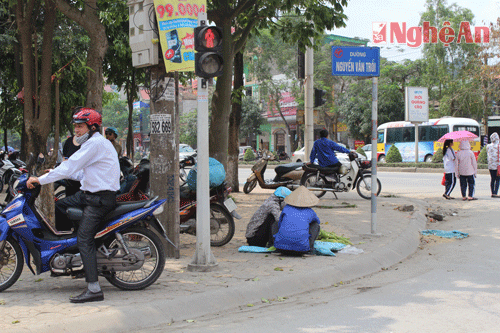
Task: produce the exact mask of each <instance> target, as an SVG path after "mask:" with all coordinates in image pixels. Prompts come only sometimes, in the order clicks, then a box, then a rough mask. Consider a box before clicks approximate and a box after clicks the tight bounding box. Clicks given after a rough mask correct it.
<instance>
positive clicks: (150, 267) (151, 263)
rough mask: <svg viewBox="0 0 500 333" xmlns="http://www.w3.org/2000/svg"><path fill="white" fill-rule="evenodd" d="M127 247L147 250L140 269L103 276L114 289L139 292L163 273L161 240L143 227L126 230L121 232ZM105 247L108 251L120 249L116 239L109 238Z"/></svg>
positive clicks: (163, 253)
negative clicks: (147, 253)
mask: <svg viewBox="0 0 500 333" xmlns="http://www.w3.org/2000/svg"><path fill="white" fill-rule="evenodd" d="M122 236H123V240H124V242H125V244H126V245H127V247H129V248H136V249H140V250H144V249H146V248H147V249H149V255H147V256H145V259H144V263H143V265H142V266H141V268H140V269H137V270H133V271H119V272H112V273H109V272H108V273H109V274H110V275H108V274H105V277H106V279H107V280H108V281H109V282H110V283H111V284H112V285H113V286H115V287H118V288H120V289H123V290H139V289H144V288H147V287H149V286H150V285H152V284H153V283H154V282H155V281H156V280H158V278H159V277H160V275H161V273H162V272H163V268H164V267H165V250H164V249H163V244H162V242H161V239H160V238H159V237H158V236H157V235H156V234H155V233H154V232H152V231H151V230H148V229H146V228H144V227H135V228H130V229H126V230H124V231H123V232H122ZM106 246H107V247H108V249H109V250H110V251H113V249H114V248H121V247H122V245H121V244H120V242H118V240H117V239H115V238H111V239H110V240H109V241H108V242H107V244H106Z"/></svg>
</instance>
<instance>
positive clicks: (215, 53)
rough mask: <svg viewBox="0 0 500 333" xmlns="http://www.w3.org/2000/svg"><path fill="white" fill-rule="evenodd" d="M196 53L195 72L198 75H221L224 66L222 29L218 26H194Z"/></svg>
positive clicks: (206, 76) (208, 76)
mask: <svg viewBox="0 0 500 333" xmlns="http://www.w3.org/2000/svg"><path fill="white" fill-rule="evenodd" d="M194 49H195V50H196V51H198V52H197V53H196V54H195V58H194V60H195V64H194V72H195V74H196V75H197V76H199V77H203V78H206V79H208V78H211V77H214V76H221V75H222V70H223V68H224V66H223V65H224V63H223V60H222V29H221V28H219V27H216V26H206V25H205V26H200V27H196V28H194Z"/></svg>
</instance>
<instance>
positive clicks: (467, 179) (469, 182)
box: [460, 175, 476, 198]
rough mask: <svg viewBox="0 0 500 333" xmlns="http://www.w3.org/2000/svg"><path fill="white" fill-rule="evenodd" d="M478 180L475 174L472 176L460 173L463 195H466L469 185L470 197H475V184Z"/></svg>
mask: <svg viewBox="0 0 500 333" xmlns="http://www.w3.org/2000/svg"><path fill="white" fill-rule="evenodd" d="M475 184H476V181H475V179H474V175H470V176H462V175H460V189H461V190H462V197H464V198H465V197H466V192H467V186H469V197H470V198H473V197H474V185H475Z"/></svg>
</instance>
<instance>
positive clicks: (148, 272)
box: [0, 174, 168, 291]
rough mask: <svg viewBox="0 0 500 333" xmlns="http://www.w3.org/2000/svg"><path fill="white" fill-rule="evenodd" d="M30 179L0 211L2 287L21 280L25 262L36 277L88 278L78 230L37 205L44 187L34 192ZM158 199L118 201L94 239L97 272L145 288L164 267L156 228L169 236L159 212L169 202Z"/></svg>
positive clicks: (74, 211)
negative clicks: (60, 225) (60, 224)
mask: <svg viewBox="0 0 500 333" xmlns="http://www.w3.org/2000/svg"><path fill="white" fill-rule="evenodd" d="M27 180H28V174H23V175H22V176H21V177H20V178H19V184H18V186H17V188H16V190H17V191H18V195H16V197H15V198H14V200H12V201H11V202H10V203H9V204H8V206H7V207H6V208H5V209H4V210H3V211H2V214H1V215H0V291H3V290H5V289H7V288H9V287H11V286H12V285H13V284H14V283H15V282H16V281H17V280H18V279H19V276H20V275H21V272H22V270H23V265H24V261H25V262H26V265H27V266H28V268H29V269H30V270H31V272H32V273H33V274H36V275H39V274H41V273H44V272H47V271H51V272H52V273H53V274H54V275H67V276H75V277H80V276H84V275H83V272H84V267H83V263H82V260H81V257H80V254H79V253H78V248H77V239H76V232H75V231H73V230H70V231H58V230H55V229H54V227H53V226H52V225H51V223H50V222H49V221H48V220H47V219H46V218H45V217H44V216H43V214H42V212H41V211H40V210H39V209H38V207H37V206H36V205H35V199H36V198H37V196H38V195H39V194H40V188H41V187H40V186H37V187H35V188H34V189H32V190H30V189H28V188H27V186H26V181H27ZM156 199H157V198H154V199H151V200H147V201H142V202H134V203H123V204H119V205H118V206H117V207H116V209H114V210H113V211H112V212H110V213H109V214H108V215H107V216H106V218H105V221H104V223H103V227H102V228H100V229H99V231H98V233H97V235H96V237H95V241H96V247H97V266H98V271H99V274H100V275H102V276H104V277H105V278H106V279H107V280H108V281H109V282H110V283H111V284H112V285H114V286H116V287H118V288H120V289H124V290H137V289H144V288H146V287H148V286H150V285H151V284H153V283H154V282H155V281H156V280H157V279H158V278H159V276H160V275H161V273H162V271H163V268H164V265H165V252H164V249H163V245H162V242H161V239H160V237H159V236H158V235H157V233H156V232H158V233H159V234H160V235H162V236H163V237H165V238H166V237H167V236H166V234H165V231H164V230H163V228H162V226H161V224H160V223H159V222H158V220H157V219H156V217H155V215H157V214H160V213H161V211H162V210H163V204H164V203H165V201H166V200H156ZM82 217H83V211H82V210H81V209H80V208H69V209H68V218H69V219H70V220H72V221H79V220H81V218H82ZM149 228H153V229H155V231H156V232H153V231H152V230H150V229H149ZM167 239H168V238H167ZM23 256H24V258H23ZM32 262H33V263H34V267H32V264H31V263H32Z"/></svg>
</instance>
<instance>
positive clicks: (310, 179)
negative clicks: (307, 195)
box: [300, 173, 327, 198]
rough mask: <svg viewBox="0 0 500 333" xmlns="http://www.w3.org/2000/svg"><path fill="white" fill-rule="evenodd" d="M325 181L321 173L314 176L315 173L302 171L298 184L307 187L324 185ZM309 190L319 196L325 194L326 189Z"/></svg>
mask: <svg viewBox="0 0 500 333" xmlns="http://www.w3.org/2000/svg"><path fill="white" fill-rule="evenodd" d="M326 183H327V182H326V178H325V177H324V176H322V175H320V176H318V177H316V173H304V175H303V176H302V178H301V179H300V185H304V186H305V187H307V188H311V187H325V185H326ZM311 192H312V193H313V194H314V195H315V196H317V197H318V198H321V197H322V196H324V195H325V194H326V191H313V190H311Z"/></svg>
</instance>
